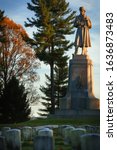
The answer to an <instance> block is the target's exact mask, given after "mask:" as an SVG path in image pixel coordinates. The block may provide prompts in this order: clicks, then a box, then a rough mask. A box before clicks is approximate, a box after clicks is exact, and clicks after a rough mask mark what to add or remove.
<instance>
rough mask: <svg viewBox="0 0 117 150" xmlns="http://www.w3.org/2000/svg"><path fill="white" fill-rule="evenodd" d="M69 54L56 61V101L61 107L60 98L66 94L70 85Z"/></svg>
mask: <svg viewBox="0 0 117 150" xmlns="http://www.w3.org/2000/svg"><path fill="white" fill-rule="evenodd" d="M68 59H69V58H68V56H64V55H63V56H61V57H60V58H59V59H58V61H57V62H56V65H55V68H54V71H55V102H56V107H57V108H59V102H60V99H61V98H63V97H64V96H65V95H66V92H67V85H68V63H67V62H68Z"/></svg>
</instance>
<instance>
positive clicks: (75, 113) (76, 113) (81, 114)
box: [49, 109, 100, 119]
mask: <svg viewBox="0 0 117 150" xmlns="http://www.w3.org/2000/svg"><path fill="white" fill-rule="evenodd" d="M49 117H52V118H53V117H54V118H69V119H70V118H71V119H72V118H74V119H75V118H76V119H80V118H84V119H86V118H87V119H88V118H98V119H99V118H100V110H99V109H97V110H96V109H94V110H93V109H85V110H74V109H69V110H66V109H64V110H56V112H55V114H54V115H49Z"/></svg>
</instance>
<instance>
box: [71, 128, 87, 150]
mask: <svg viewBox="0 0 117 150" xmlns="http://www.w3.org/2000/svg"><path fill="white" fill-rule="evenodd" d="M85 133H86V130H85V129H83V128H76V129H74V130H72V131H71V132H70V142H71V146H72V148H74V149H76V148H79V147H80V137H81V135H83V134H85Z"/></svg>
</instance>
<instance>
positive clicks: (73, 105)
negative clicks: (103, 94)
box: [55, 55, 100, 118]
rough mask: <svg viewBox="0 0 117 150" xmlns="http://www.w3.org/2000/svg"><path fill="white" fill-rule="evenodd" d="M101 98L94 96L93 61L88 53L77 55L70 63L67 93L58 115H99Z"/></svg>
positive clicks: (57, 112)
mask: <svg viewBox="0 0 117 150" xmlns="http://www.w3.org/2000/svg"><path fill="white" fill-rule="evenodd" d="M99 104H100V103H99V99H98V98H96V97H95V96H94V79H93V63H92V60H91V59H90V57H89V56H88V55H75V56H74V57H73V59H71V60H70V64H69V83H68V90H67V94H66V96H65V97H64V98H62V99H61V100H60V103H59V106H60V108H59V110H56V112H55V116H56V117H62V118H66V117H68V118H69V117H72V118H73V117H74V118H80V117H85V118H86V117H96V116H97V117H99V116H100V111H99Z"/></svg>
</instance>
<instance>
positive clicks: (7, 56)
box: [0, 17, 38, 88]
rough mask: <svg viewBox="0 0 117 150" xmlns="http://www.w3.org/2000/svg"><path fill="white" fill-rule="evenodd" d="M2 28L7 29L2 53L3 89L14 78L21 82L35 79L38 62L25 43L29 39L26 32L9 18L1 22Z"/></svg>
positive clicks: (0, 56)
mask: <svg viewBox="0 0 117 150" xmlns="http://www.w3.org/2000/svg"><path fill="white" fill-rule="evenodd" d="M0 26H4V28H5V30H4V35H5V42H4V43H2V45H1V53H0V66H1V70H0V83H1V84H2V86H3V88H5V87H6V85H7V83H8V81H10V79H12V77H13V76H15V77H16V78H17V79H19V80H20V81H25V80H33V79H35V77H36V69H37V67H38V61H37V59H36V57H35V52H34V51H33V50H32V48H31V47H30V46H29V45H28V44H27V42H25V40H26V39H27V38H28V35H27V33H26V31H25V30H24V29H23V27H22V26H21V25H19V24H16V23H15V22H14V21H12V20H10V19H9V18H7V17H5V18H4V19H3V20H2V21H1V22H0Z"/></svg>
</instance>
